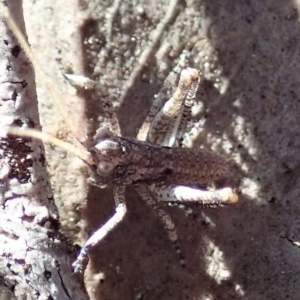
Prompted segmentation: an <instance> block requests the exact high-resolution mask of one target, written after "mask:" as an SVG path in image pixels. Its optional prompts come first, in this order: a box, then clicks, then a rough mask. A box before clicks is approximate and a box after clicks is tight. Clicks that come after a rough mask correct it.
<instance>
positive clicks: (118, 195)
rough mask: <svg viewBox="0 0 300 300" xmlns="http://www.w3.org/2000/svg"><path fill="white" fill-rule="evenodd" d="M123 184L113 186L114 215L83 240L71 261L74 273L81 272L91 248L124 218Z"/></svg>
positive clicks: (125, 208)
mask: <svg viewBox="0 0 300 300" xmlns="http://www.w3.org/2000/svg"><path fill="white" fill-rule="evenodd" d="M124 193H125V186H116V187H115V188H114V198H115V203H116V212H115V213H114V215H113V216H112V217H111V218H110V219H109V220H108V221H107V222H106V223H105V224H104V225H102V226H101V227H100V228H99V229H98V230H97V231H96V232H94V233H93V234H92V236H91V237H90V238H89V239H88V240H87V241H86V242H85V244H84V246H83V247H82V248H81V251H80V253H79V255H78V257H77V259H76V261H75V262H74V263H73V265H72V266H73V269H74V273H83V272H84V270H85V268H86V266H87V263H88V255H89V253H90V251H91V249H92V248H94V247H95V246H96V245H97V244H98V243H100V242H101V241H102V239H103V238H105V236H106V235H107V234H108V233H109V232H110V231H111V230H112V229H114V228H115V227H116V226H117V225H118V224H119V223H120V222H121V221H122V220H123V218H124V216H125V214H126V211H127V207H126V203H125V194H124Z"/></svg>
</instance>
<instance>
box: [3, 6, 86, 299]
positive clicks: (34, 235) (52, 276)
mask: <svg viewBox="0 0 300 300" xmlns="http://www.w3.org/2000/svg"><path fill="white" fill-rule="evenodd" d="M7 7H8V9H9V11H10V12H11V15H12V16H13V17H14V19H15V20H17V22H18V26H19V27H20V28H21V30H22V32H23V33H24V34H25V27H24V20H23V12H22V3H21V1H17V0H15V1H10V2H8V3H7ZM0 36H1V43H0V53H1V71H0V74H1V75H0V82H1V87H0V123H1V138H0V166H1V168H0V170H1V171H0V174H1V177H0V204H1V206H0V207H1V208H0V228H1V229H0V257H1V258H0V281H1V289H4V287H6V288H7V290H6V291H8V290H9V291H11V294H12V295H13V296H14V297H15V298H16V299H87V297H86V295H85V293H84V292H83V291H84V289H83V291H82V286H80V284H79V282H77V281H76V280H75V278H74V276H73V275H72V272H71V262H72V259H74V254H73V253H72V252H73V249H72V247H71V246H70V244H68V243H67V240H66V238H63V237H62V235H61V234H60V233H59V231H58V229H59V228H58V225H59V219H58V211H57V208H56V206H55V203H54V200H53V195H52V191H51V189H50V183H49V179H48V174H47V169H46V161H45V153H44V147H43V144H42V143H41V141H39V140H34V139H31V138H21V137H17V136H11V135H10V136H6V134H5V128H7V127H8V126H11V125H13V126H18V127H22V128H34V129H38V130H40V128H41V126H40V123H39V115H38V107H37V97H36V89H35V79H34V71H33V68H32V66H31V64H30V62H29V61H28V58H27V57H26V55H25V53H24V51H23V49H22V48H21V47H20V44H19V42H18V41H17V40H16V38H15V37H14V35H13V34H12V32H11V31H10V29H9V27H8V25H7V22H6V20H5V18H3V15H1V19H0ZM6 295H8V294H6Z"/></svg>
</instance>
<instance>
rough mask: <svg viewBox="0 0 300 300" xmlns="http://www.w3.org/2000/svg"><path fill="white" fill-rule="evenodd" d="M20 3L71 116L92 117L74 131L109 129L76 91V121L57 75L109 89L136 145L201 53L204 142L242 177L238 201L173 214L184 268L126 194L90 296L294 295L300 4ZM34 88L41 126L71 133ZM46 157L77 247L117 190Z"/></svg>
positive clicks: (54, 152)
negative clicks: (176, 74)
mask: <svg viewBox="0 0 300 300" xmlns="http://www.w3.org/2000/svg"><path fill="white" fill-rule="evenodd" d="M24 4H25V8H26V9H25V11H26V23H27V26H28V32H29V40H30V43H31V44H32V45H33V47H34V48H35V50H36V51H35V52H36V55H37V56H38V58H39V60H40V61H41V63H42V64H43V65H44V66H45V67H46V68H47V71H48V74H49V76H50V77H51V80H52V81H53V84H54V85H55V86H56V87H58V88H60V89H61V91H62V92H61V95H62V97H63V99H64V100H65V103H66V106H67V107H68V110H69V111H70V112H71V116H72V118H73V117H74V118H75V117H77V116H79V117H80V118H82V119H80V121H76V122H77V123H78V126H79V127H81V126H89V128H90V129H91V131H93V130H94V128H95V127H97V126H98V124H99V123H100V124H101V121H102V119H101V118H99V116H101V115H102V114H101V108H100V106H99V105H98V104H97V99H95V98H93V95H88V94H85V93H83V94H82V95H79V96H80V97H82V98H81V101H84V104H83V107H84V111H86V115H84V113H80V111H82V108H79V109H78V110H79V113H78V111H77V106H76V105H74V103H76V104H77V102H76V101H75V102H71V103H72V104H71V105H69V103H70V102H69V99H71V98H70V95H74V94H75V92H74V90H73V89H72V88H70V87H68V85H66V84H65V83H64V81H63V79H62V75H61V69H65V70H67V71H69V72H71V71H73V72H74V73H81V74H82V73H83V74H84V75H87V76H89V77H91V78H94V79H98V80H99V81H100V82H101V83H102V84H103V85H104V86H107V90H108V91H109V92H110V95H111V97H112V100H113V102H114V104H115V105H116V106H117V105H118V106H119V110H118V116H119V120H120V124H121V128H122V133H123V135H124V136H130V137H133V136H135V135H136V132H137V131H138V128H139V126H140V125H141V124H142V121H143V120H144V118H145V116H146V114H147V111H148V109H149V106H150V104H151V100H152V99H153V96H154V95H155V94H156V93H157V91H158V90H159V89H160V87H161V84H162V81H163V78H164V77H165V76H166V74H168V72H169V71H170V69H171V68H172V67H173V66H174V65H175V63H176V61H177V60H178V56H179V54H180V53H181V52H182V50H183V49H191V52H192V55H191V58H190V66H191V67H198V68H201V69H202V70H203V72H204V74H205V77H206V79H205V80H204V81H203V82H202V83H201V86H200V88H199V92H198V99H199V107H200V114H198V115H197V117H198V118H201V117H203V116H204V117H205V122H204V127H203V130H202V131H201V134H200V136H199V141H198V142H199V143H203V144H206V145H208V146H209V147H211V148H213V149H214V150H216V151H217V152H218V153H221V154H223V155H224V156H225V157H228V158H231V159H232V160H233V162H234V164H235V168H233V169H232V174H233V176H234V177H236V178H238V179H239V180H240V186H239V189H240V191H241V197H240V202H239V203H238V204H237V205H235V206H232V207H229V208H225V209H217V210H213V209H205V210H201V209H194V210H193V213H192V214H191V215H190V216H185V214H184V212H183V211H181V210H179V209H178V208H177V207H170V208H167V209H168V211H169V212H170V214H172V216H173V217H174V222H175V224H176V225H177V229H178V232H179V238H180V240H179V242H180V245H181V247H182V249H183V252H184V254H185V256H186V268H185V269H182V268H181V267H180V264H179V262H178V260H177V256H176V253H175V252H174V250H173V248H172V246H171V243H170V242H169V241H168V239H167V234H166V232H165V231H164V228H163V225H162V224H161V223H160V222H159V221H158V218H157V217H156V216H155V214H153V213H152V212H151V210H150V209H149V208H148V207H147V206H146V204H145V203H143V202H142V200H141V199H140V197H139V196H138V195H137V193H135V192H134V191H133V190H132V189H130V188H129V189H128V191H127V193H126V199H127V203H128V210H129V212H128V214H127V216H126V219H125V220H124V222H123V223H122V224H121V225H120V226H119V227H118V228H117V229H116V230H114V232H112V233H111V234H110V235H109V236H108V237H107V239H106V240H105V241H104V242H103V243H102V244H101V245H99V247H97V249H96V250H95V252H94V255H93V257H92V260H91V264H90V268H89V271H88V272H87V274H86V284H87V286H88V288H89V293H90V296H91V298H92V299H101V300H103V299H104V300H105V299H110V300H112V299H116V300H119V299H165V300H168V299H262V300H264V299H298V297H299V296H298V295H299V293H300V290H299V289H300V288H299V287H300V282H299V280H300V279H299V278H300V277H299V267H300V266H299V265H300V252H299V245H300V243H299V232H300V225H299V211H300V206H299V201H298V200H299V194H300V189H299V187H300V184H299V170H300V168H299V165H300V158H299V146H300V145H299V144H300V138H299V133H300V128H299V115H300V105H299V103H300V99H299V95H300V90H299V88H300V85H299V74H300V64H299V59H298V57H299V49H300V47H299V43H300V42H299V41H300V40H299V30H300V28H299V11H300V8H299V1H289V0H288V1H287V0H285V1H278V0H265V1H255V0H250V1H231V0H222V1H219V0H217V1H210V0H203V1H185V2H184V1H177V2H176V1H152V2H151V5H150V4H149V1H136V2H135V1H117V0H115V1H78V2H77V1H76V0H70V1H68V5H66V3H65V2H63V1H51V3H50V2H49V1H46V0H35V1H31V0H26V1H25V2H24ZM172 5H173V6H175V8H174V7H171V6H172ZM170 12H171V15H170V18H169V19H168V22H167V23H165V24H162V20H166V16H167V15H168V13H170ZM161 28H163V33H162V34H161V35H159V32H161V31H159V30H158V31H156V30H157V29H161ZM156 39H158V42H157V40H156ZM151 43H152V45H154V46H153V48H152V49H149V48H147V47H149V45H151ZM145 49H146V50H147V49H148V50H149V51H148V52H147V53H146V52H144V51H145ZM145 53H146V54H145ZM143 59H144V60H143ZM141 65H142V66H143V67H141ZM132 74H133V75H132ZM38 83H39V84H40V86H41V87H40V89H39V99H40V105H41V113H42V116H43V125H44V129H45V130H47V131H48V132H50V133H53V134H55V135H56V136H58V137H63V138H65V137H66V136H67V134H66V129H65V126H61V125H62V124H63V120H62V119H61V117H58V115H59V112H58V111H57V108H56V106H53V105H52V103H53V100H52V99H50V98H49V97H48V92H47V91H45V89H44V88H42V82H40V80H39V79H38ZM76 97H78V96H77V95H76ZM78 102H79V101H78ZM68 105H69V106H68ZM53 107H54V108H53ZM201 108H202V109H201ZM51 109H52V110H51ZM74 109H75V110H74ZM97 118H99V120H97ZM196 119H197V118H196ZM91 120H94V121H91ZM85 124H87V125H85ZM87 132H88V130H87ZM67 138H68V139H69V140H71V137H67ZM47 155H48V157H49V163H50V169H49V171H50V174H51V181H52V186H53V189H54V191H55V194H56V199H57V204H58V206H59V210H60V213H61V217H62V223H63V225H64V231H65V232H67V233H69V235H70V236H71V237H73V238H74V240H76V239H78V236H77V235H76V236H75V233H78V231H79V228H80V227H81V226H82V225H83V222H79V220H85V222H86V224H85V226H86V229H87V231H92V230H94V229H95V228H96V227H98V226H100V225H101V224H102V223H103V222H104V221H105V220H106V219H107V218H108V217H109V216H110V215H111V214H112V212H113V206H114V204H113V199H112V194H111V190H110V189H107V190H98V189H96V188H94V187H90V186H88V185H86V184H85V171H83V169H82V164H80V163H79V160H78V159H76V158H75V159H74V158H72V157H71V155H70V154H65V153H63V154H61V152H59V150H58V149H56V148H55V149H54V148H51V147H50V148H49V149H48V150H47ZM81 174H82V175H81ZM80 207H84V209H83V210H81V211H80V210H78V208H80ZM80 212H82V214H80ZM78 225H79V226H78Z"/></svg>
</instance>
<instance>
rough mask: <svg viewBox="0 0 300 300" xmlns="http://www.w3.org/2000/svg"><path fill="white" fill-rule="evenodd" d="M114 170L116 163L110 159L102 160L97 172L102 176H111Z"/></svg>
mask: <svg viewBox="0 0 300 300" xmlns="http://www.w3.org/2000/svg"><path fill="white" fill-rule="evenodd" d="M113 170H114V165H113V164H112V163H111V162H108V161H101V162H100V163H99V164H98V166H97V173H98V174H99V175H100V176H104V177H106V176H109V175H110V174H111V173H112V171H113Z"/></svg>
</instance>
